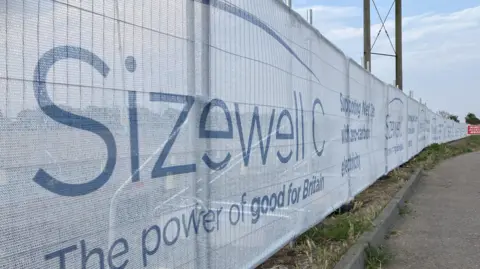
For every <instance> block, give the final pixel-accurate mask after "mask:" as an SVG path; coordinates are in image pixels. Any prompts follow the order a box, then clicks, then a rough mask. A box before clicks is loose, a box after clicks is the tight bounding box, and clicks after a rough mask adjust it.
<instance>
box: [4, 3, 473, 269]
mask: <svg viewBox="0 0 480 269" xmlns="http://www.w3.org/2000/svg"><path fill="white" fill-rule="evenodd" d="M0 14H1V16H0V18H1V19H0V41H1V42H0V57H1V58H0V59H1V61H0V96H1V97H2V98H1V100H3V102H1V104H0V112H1V113H0V138H1V142H0V151H1V152H2V154H1V156H0V215H1V216H2V217H1V218H0V234H1V236H0V268H8V269H10V268H27V269H31V268H32V269H33V268H35V269H37V268H46V269H55V268H60V269H72V268H102V269H103V268H109V269H114V268H115V269H117V268H122V269H130V268H156V269H157V268H196V269H200V268H218V269H225V268H252V267H254V266H255V265H258V264H259V263H261V262H262V261H263V260H265V259H266V258H268V257H269V256H271V255H272V254H273V253H275V251H277V250H278V249H280V248H281V247H282V246H284V245H285V244H286V243H288V242H289V241H290V240H291V239H293V238H295V237H298V236H299V235H300V234H302V233H303V232H304V231H306V230H307V229H309V228H310V227H312V226H313V225H315V224H317V223H319V222H321V221H322V220H323V219H324V218H325V217H326V216H327V215H328V214H330V213H331V212H333V211H334V210H335V209H337V208H339V207H340V206H341V205H342V204H344V203H346V202H347V201H350V200H352V199H353V198H354V197H355V195H357V194H358V193H359V192H361V191H362V190H364V189H365V188H367V187H368V186H370V185H371V184H372V183H373V182H375V181H376V180H377V179H378V178H379V177H381V176H382V175H384V174H386V173H388V172H389V171H391V170H392V169H394V168H396V167H398V166H399V165H401V164H403V163H405V162H406V161H408V159H410V158H411V157H413V156H415V155H416V154H417V153H418V152H420V151H421V150H422V149H423V148H425V147H427V146H428V145H431V144H432V143H444V142H448V141H452V140H456V139H459V138H462V137H465V136H466V134H467V131H466V128H467V127H466V125H465V124H458V123H454V122H452V121H449V120H445V119H443V118H441V117H440V116H439V115H436V114H434V113H432V112H431V111H430V110H428V108H426V107H425V106H423V105H420V104H419V103H418V102H417V101H415V100H412V99H410V98H408V97H407V96H405V94H404V93H403V92H401V91H400V90H398V89H396V88H393V87H392V86H390V85H387V84H385V83H383V82H382V81H379V80H378V79H377V78H375V77H373V76H372V75H371V74H370V73H368V72H366V71H365V70H364V69H363V68H362V67H361V66H359V65H358V64H356V63H355V62H354V61H352V60H351V59H349V58H348V57H346V56H345V55H344V54H343V52H342V51H340V50H339V49H338V48H336V47H335V46H333V45H332V44H331V43H330V42H329V41H328V40H327V39H325V38H324V37H323V36H322V35H321V34H320V33H319V32H318V31H316V30H315V29H313V28H312V27H311V26H310V25H309V24H308V23H307V22H306V21H305V20H303V19H302V18H301V17H300V16H299V15H298V14H296V13H294V12H292V11H290V10H289V9H288V8H287V7H286V6H285V5H284V4H283V3H281V1H276V0H262V1H258V0H230V1H224V0H209V1H208V0H144V1H134V0H103V1H93V0H82V1H67V0H55V1H38V0H7V1H1V2H0Z"/></svg>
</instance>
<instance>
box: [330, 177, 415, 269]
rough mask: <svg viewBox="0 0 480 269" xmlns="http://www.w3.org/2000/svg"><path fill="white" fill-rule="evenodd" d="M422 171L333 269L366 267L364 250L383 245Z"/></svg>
mask: <svg viewBox="0 0 480 269" xmlns="http://www.w3.org/2000/svg"><path fill="white" fill-rule="evenodd" d="M422 171H423V169H421V168H419V169H417V170H416V171H415V173H414V174H413V175H412V176H411V177H410V179H409V180H408V181H407V183H406V184H405V185H404V186H403V187H402V189H401V190H400V191H399V192H398V193H397V194H396V195H395V196H394V197H393V199H392V200H391V201H390V202H389V203H388V204H387V206H386V207H385V208H384V209H383V211H382V212H381V213H380V215H379V216H378V217H377V218H376V219H375V220H374V221H373V229H372V230H371V231H369V232H366V233H365V234H363V235H362V236H361V237H360V238H359V239H358V241H357V243H355V245H353V247H351V248H350V249H349V250H348V252H347V253H345V255H343V257H342V259H341V260H340V261H339V262H338V263H337V264H336V265H335V267H334V269H363V268H365V267H366V266H365V264H366V263H367V257H366V256H367V255H366V250H367V249H368V248H369V247H370V250H371V251H375V250H376V249H377V248H378V247H380V246H382V245H383V243H384V240H385V236H386V235H387V233H388V232H389V229H390V228H391V227H392V226H393V224H394V223H395V222H396V221H397V219H398V217H400V216H401V215H402V213H401V212H402V208H404V207H405V201H406V200H408V199H409V198H410V196H411V194H412V191H413V189H414V188H415V186H416V184H417V183H418V181H419V179H420V177H421V175H422Z"/></svg>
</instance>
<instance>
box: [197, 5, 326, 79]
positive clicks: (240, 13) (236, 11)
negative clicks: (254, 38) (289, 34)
mask: <svg viewBox="0 0 480 269" xmlns="http://www.w3.org/2000/svg"><path fill="white" fill-rule="evenodd" d="M193 1H196V2H199V3H202V4H204V5H210V6H212V7H215V8H218V9H220V10H223V11H225V12H228V13H230V14H232V15H235V16H237V17H239V18H241V19H244V20H246V21H248V22H250V23H251V24H253V25H255V26H257V27H258V28H260V29H262V30H263V31H265V32H266V33H267V34H269V35H270V36H271V37H273V38H274V39H275V40H276V41H277V42H278V43H280V44H281V45H282V46H283V47H284V48H285V49H286V50H287V51H288V52H290V54H292V55H293V57H295V59H297V60H298V61H299V62H300V63H301V64H302V65H303V66H304V67H305V68H306V69H307V70H308V72H310V73H311V74H312V75H313V76H314V77H315V79H317V81H318V82H320V80H319V79H318V77H317V76H316V75H315V73H313V71H312V70H311V69H310V67H308V65H307V64H305V62H303V61H302V60H301V59H300V58H299V57H298V55H297V54H296V53H295V52H294V51H293V49H292V48H291V47H290V46H289V45H288V44H287V43H286V42H285V41H284V40H283V39H282V38H281V37H280V36H279V35H278V34H277V33H276V32H275V30H273V29H272V28H270V27H269V26H268V25H267V24H266V23H264V22H263V21H262V20H260V19H259V18H258V17H256V16H255V15H253V14H252V13H250V12H248V11H246V10H244V9H241V8H239V7H237V6H235V5H232V4H230V3H227V2H225V1H221V0H193ZM260 1H261V0H260Z"/></svg>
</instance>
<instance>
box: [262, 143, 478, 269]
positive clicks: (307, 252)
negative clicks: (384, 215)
mask: <svg viewBox="0 0 480 269" xmlns="http://www.w3.org/2000/svg"><path fill="white" fill-rule="evenodd" d="M478 150H480V137H473V136H471V137H467V138H465V139H461V140H458V141H454V142H453V143H448V144H433V145H431V146H429V147H427V148H425V149H424V150H423V151H422V152H420V153H419V154H418V155H417V156H415V157H414V158H412V159H411V160H410V161H409V162H407V163H405V164H404V165H402V166H401V167H399V168H397V169H395V170H393V171H391V172H390V173H389V174H388V175H387V176H386V177H385V178H384V180H378V181H377V182H375V183H374V184H373V185H372V186H370V187H369V188H367V189H366V190H365V191H363V192H362V193H360V194H359V195H357V197H355V200H354V208H353V209H352V210H351V211H350V212H347V213H344V214H339V215H338V214H332V216H330V217H329V218H327V219H325V220H324V221H323V222H322V223H320V224H319V225H317V226H315V227H313V228H312V229H310V230H308V231H307V232H305V233H304V234H303V235H302V236H300V238H298V240H297V242H296V244H295V246H294V247H293V248H291V247H288V246H287V247H285V248H284V249H282V250H281V251H279V252H278V253H277V254H275V255H274V256H273V257H271V258H270V259H268V260H267V261H266V262H265V263H263V264H262V265H260V266H259V267H258V268H262V269H274V268H275V269H284V268H288V269H296V268H312V269H331V268H334V266H335V265H336V264H337V263H338V262H339V260H340V259H341V258H342V256H343V255H344V254H345V253H346V252H347V251H348V250H349V248H350V247H351V246H352V245H354V244H355V243H356V242H357V240H358V239H359V238H360V237H361V236H362V234H363V233H364V232H368V231H371V229H372V228H373V225H372V223H373V221H374V219H375V218H376V217H377V216H378V215H379V214H380V212H381V211H382V210H383V209H384V208H385V206H386V205H387V204H388V203H389V201H390V200H391V199H392V197H394V196H395V195H396V194H397V192H398V191H399V190H400V189H401V188H402V187H403V186H404V185H405V184H406V183H407V182H408V179H409V177H410V176H411V175H412V173H414V171H416V169H418V168H419V167H423V168H424V169H425V170H430V169H431V168H433V167H434V166H435V165H436V164H438V163H439V162H440V161H442V160H445V159H449V158H451V157H454V156H457V155H460V154H464V153H468V152H472V151H478ZM380 254H381V253H380Z"/></svg>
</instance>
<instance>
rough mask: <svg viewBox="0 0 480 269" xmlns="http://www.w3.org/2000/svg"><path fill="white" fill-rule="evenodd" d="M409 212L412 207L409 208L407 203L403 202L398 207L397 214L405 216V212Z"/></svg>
mask: <svg viewBox="0 0 480 269" xmlns="http://www.w3.org/2000/svg"><path fill="white" fill-rule="evenodd" d="M411 212H412V209H411V208H410V206H408V204H404V205H403V206H401V207H399V208H398V214H399V215H400V216H405V215H407V214H410V213H411Z"/></svg>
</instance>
